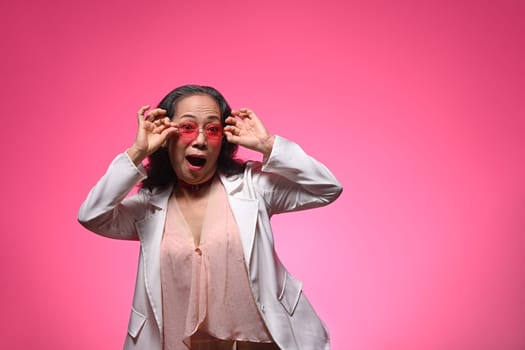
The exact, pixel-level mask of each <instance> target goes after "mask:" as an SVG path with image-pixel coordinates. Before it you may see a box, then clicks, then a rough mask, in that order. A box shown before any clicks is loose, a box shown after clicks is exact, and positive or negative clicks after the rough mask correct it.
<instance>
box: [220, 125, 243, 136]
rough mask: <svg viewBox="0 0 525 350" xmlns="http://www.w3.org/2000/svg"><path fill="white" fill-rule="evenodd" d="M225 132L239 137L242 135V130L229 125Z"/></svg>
mask: <svg viewBox="0 0 525 350" xmlns="http://www.w3.org/2000/svg"><path fill="white" fill-rule="evenodd" d="M224 132H225V133H226V132H228V133H230V134H232V135H239V134H240V133H241V130H240V129H239V128H237V127H235V126H231V125H228V126H225V127H224Z"/></svg>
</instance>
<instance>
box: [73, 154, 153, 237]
mask: <svg viewBox="0 0 525 350" xmlns="http://www.w3.org/2000/svg"><path fill="white" fill-rule="evenodd" d="M145 177H146V174H145V172H144V168H143V167H142V166H140V167H136V166H135V164H133V162H132V161H131V160H130V159H129V157H128V155H127V153H122V154H119V155H118V156H117V157H116V158H115V159H114V160H113V162H112V163H111V164H110V166H109V168H108V170H107V171H106V173H105V174H104V176H102V178H101V179H100V180H99V181H98V183H97V184H96V185H95V187H93V188H92V189H91V191H90V192H89V194H88V196H87V198H86V200H85V201H84V202H83V203H82V205H81V207H80V210H79V212H78V221H79V222H80V224H81V225H82V226H84V227H85V228H87V229H88V230H90V231H92V232H95V233H97V234H100V235H103V236H106V237H110V238H116V239H128V240H138V234H137V231H136V229H135V222H136V221H138V220H140V219H141V218H142V217H143V216H144V215H145V213H146V212H147V209H148V207H149V202H148V201H147V198H146V195H145V194H144V193H143V192H142V191H139V193H137V194H135V195H133V196H129V197H127V195H128V193H129V192H130V191H131V190H132V189H133V188H134V187H135V186H136V185H137V184H138V182H139V181H141V180H142V179H144V178H145Z"/></svg>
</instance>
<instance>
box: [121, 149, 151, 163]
mask: <svg viewBox="0 0 525 350" xmlns="http://www.w3.org/2000/svg"><path fill="white" fill-rule="evenodd" d="M126 153H127V154H128V157H129V159H131V161H132V162H133V164H135V166H138V165H139V164H141V163H142V161H143V160H144V159H146V157H147V154H144V152H141V151H139V150H137V148H135V147H134V146H131V147H130V148H128V150H127V151H126Z"/></svg>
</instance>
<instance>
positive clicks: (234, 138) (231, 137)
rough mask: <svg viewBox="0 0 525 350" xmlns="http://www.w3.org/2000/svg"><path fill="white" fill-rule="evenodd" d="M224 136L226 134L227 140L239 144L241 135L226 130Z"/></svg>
mask: <svg viewBox="0 0 525 350" xmlns="http://www.w3.org/2000/svg"><path fill="white" fill-rule="evenodd" d="M224 136H226V140H227V141H228V142H230V143H234V144H236V145H238V144H239V142H240V140H241V138H240V137H239V136H236V135H233V134H232V133H231V132H229V131H224Z"/></svg>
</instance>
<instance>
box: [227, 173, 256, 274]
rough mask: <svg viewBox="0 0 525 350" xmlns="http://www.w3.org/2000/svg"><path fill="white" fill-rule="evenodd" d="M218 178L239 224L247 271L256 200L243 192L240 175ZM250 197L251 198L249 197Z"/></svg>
mask: <svg viewBox="0 0 525 350" xmlns="http://www.w3.org/2000/svg"><path fill="white" fill-rule="evenodd" d="M220 179H221V181H222V183H223V185H224V188H225V189H226V192H227V193H228V201H229V203H230V207H231V209H232V212H233V216H234V217H235V220H236V222H237V225H238V226H239V233H240V235H241V242H242V249H243V252H244V259H245V260H246V265H247V267H248V271H250V262H251V256H252V251H253V241H254V239H255V228H256V224H257V213H258V206H259V204H258V201H257V200H256V199H254V198H255V195H253V194H252V195H250V194H248V195H247V196H246V195H245V194H244V192H245V191H243V189H244V188H243V187H244V186H245V185H244V184H243V179H242V177H241V176H239V177H237V178H233V179H231V178H227V177H225V176H222V175H221V176H220ZM250 197H252V198H250Z"/></svg>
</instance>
